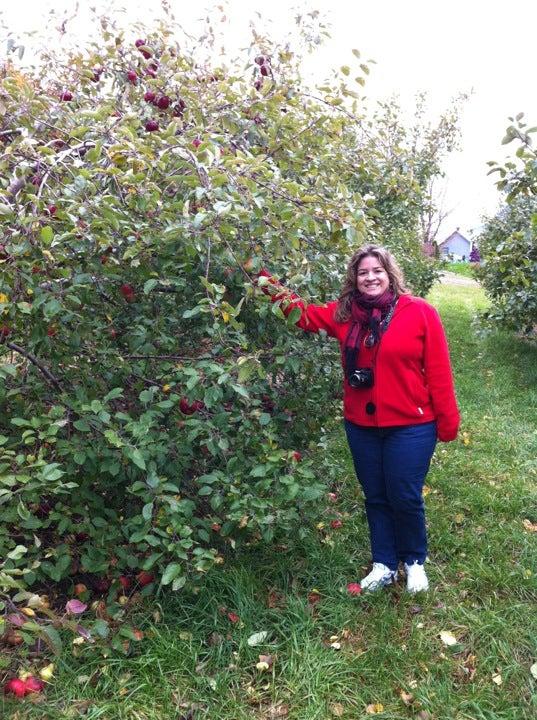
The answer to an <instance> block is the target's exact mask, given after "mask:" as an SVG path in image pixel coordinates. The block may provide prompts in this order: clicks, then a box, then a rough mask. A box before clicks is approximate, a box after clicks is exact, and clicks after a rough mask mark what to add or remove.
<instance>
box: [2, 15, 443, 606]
mask: <svg viewBox="0 0 537 720" xmlns="http://www.w3.org/2000/svg"><path fill="white" fill-rule="evenodd" d="M354 55H355V57H354V58H353V60H352V62H353V63H354V66H353V68H352V73H351V70H350V68H349V67H347V66H345V67H343V68H341V70H339V71H337V72H334V74H333V77H332V78H331V79H330V80H328V81H326V82H325V83H324V84H323V85H320V86H319V87H317V88H315V89H314V90H313V91H312V90H311V89H308V88H307V87H306V85H305V83H304V80H303V78H302V76H301V72H300V62H299V59H297V57H295V55H294V54H293V52H291V51H290V49H289V48H288V47H285V46H278V45H276V44H275V43H274V42H272V41H271V40H270V39H269V38H267V37H264V36H261V35H255V36H254V40H253V42H252V46H251V47H250V48H249V50H248V51H247V53H246V55H245V57H243V58H241V61H240V62H237V63H233V62H230V64H229V65H218V64H215V63H214V62H213V63H212V64H208V63H205V64H202V63H200V62H199V61H198V60H197V59H196V57H195V55H194V53H193V52H192V51H191V50H189V49H188V46H186V45H184V44H182V43H179V42H177V40H176V39H175V35H174V29H173V27H172V26H171V25H170V24H168V23H161V24H160V25H158V26H156V27H154V28H152V29H149V28H146V29H145V30H144V32H143V33H140V34H137V35H134V34H133V33H132V31H130V30H118V29H117V28H115V27H112V26H109V25H108V24H107V22H106V20H105V19H102V21H101V36H100V37H99V38H98V39H97V40H96V41H92V42H89V43H88V44H87V46H86V47H83V48H81V49H77V50H76V51H73V52H72V53H70V54H68V55H62V54H61V53H59V52H57V51H56V50H55V51H54V52H50V53H48V54H47V53H46V52H45V54H44V55H43V57H42V62H41V63H40V64H39V66H38V68H37V69H36V71H35V72H33V73H29V72H23V71H22V70H21V69H20V68H19V67H18V66H17V64H16V62H15V61H14V60H13V61H9V62H6V63H5V64H4V66H3V67H2V68H1V70H0V214H1V217H2V223H1V226H0V273H1V275H0V376H1V378H2V382H1V384H0V589H1V590H3V591H4V592H10V591H12V592H18V591H19V592H20V591H21V590H22V591H24V590H25V589H26V588H32V587H37V586H42V585H43V584H47V583H49V584H50V583H55V584H57V585H58V586H59V587H71V586H72V585H73V583H76V582H77V581H81V580H82V581H84V582H86V583H87V584H89V585H90V587H93V588H94V589H96V590H97V591H99V592H106V591H107V589H108V588H109V587H113V586H114V583H116V584H117V582H118V578H127V579H128V580H129V581H130V582H132V581H133V580H134V581H136V582H137V583H138V585H139V586H143V587H144V592H147V593H149V592H151V591H152V590H153V589H154V588H155V587H156V586H157V585H158V584H161V585H164V586H170V587H171V588H173V589H174V590H179V589H180V588H182V587H184V586H185V585H190V584H191V583H196V582H199V581H200V579H201V578H202V577H203V574H204V573H206V572H207V571H208V570H209V569H210V568H212V567H213V566H214V565H219V564H222V563H224V562H225V561H226V556H227V554H228V551H229V550H230V549H234V548H238V547H240V546H241V544H244V543H248V544H255V543H258V542H271V541H274V540H277V539H279V538H282V537H288V536H289V534H290V532H291V530H293V531H298V533H299V535H300V534H301V533H304V532H306V531H307V528H308V527H311V526H312V520H313V519H318V516H319V513H321V512H324V511H325V508H324V506H323V504H322V502H321V501H322V498H324V496H325V493H326V489H327V488H326V481H327V480H328V481H330V480H331V479H332V475H333V469H332V468H331V466H330V461H329V459H328V458H327V459H326V460H325V461H324V465H323V461H322V460H321V461H319V459H318V456H316V464H315V465H314V464H313V462H312V461H311V460H309V459H308V450H309V448H310V447H314V446H315V445H316V444H317V443H318V442H319V439H320V437H321V435H322V433H323V429H324V428H325V427H326V424H327V423H328V422H330V421H331V419H332V416H333V415H334V412H337V411H336V410H335V406H334V399H335V398H336V397H337V395H338V392H339V390H337V389H336V390H334V388H338V387H339V385H340V376H339V372H340V371H339V369H338V358H337V353H336V350H335V348H334V347H333V346H332V345H330V344H328V343H326V342H324V340H323V338H318V337H309V336H305V335H302V334H300V333H298V332H296V331H295V329H294V327H293V324H294V322H295V321H296V313H291V315H290V316H289V317H288V318H287V319H286V318H285V316H284V314H283V312H282V310H281V308H280V307H279V305H278V304H277V303H276V304H274V305H273V304H271V303H270V300H269V299H268V298H267V297H266V296H265V295H264V294H263V293H262V292H260V291H259V289H258V288H256V287H255V283H253V282H252V280H253V278H254V276H255V274H256V272H257V271H258V270H260V269H261V267H263V266H267V267H269V268H270V269H271V270H273V271H274V272H275V273H276V274H277V275H278V276H279V277H282V278H285V280H286V281H287V282H288V283H289V285H290V286H291V287H293V289H295V290H297V291H298V292H300V293H302V294H303V295H304V296H305V297H306V298H310V297H311V298H313V299H315V300H317V301H324V300H327V299H329V298H333V297H337V293H338V290H339V287H340V281H341V278H342V275H343V273H344V271H345V265H346V259H347V258H348V256H349V255H350V254H351V253H352V251H353V249H354V248H355V247H357V246H358V245H360V244H362V243H363V242H364V240H365V239H366V237H368V238H378V239H380V240H382V237H383V232H382V216H383V213H385V212H386V216H388V213H387V211H386V207H387V206H388V204H389V207H390V213H389V216H390V217H392V218H393V217H398V213H400V217H401V218H404V217H405V212H406V209H408V206H409V204H411V203H415V204H416V203H417V202H418V200H419V192H420V188H421V187H422V185H421V182H420V181H416V178H415V164H414V166H411V164H409V162H408V161H409V158H410V155H411V150H409V149H407V150H404V151H403V150H401V151H399V150H398V149H397V148H396V147H394V148H393V149H392V151H390V153H389V154H386V153H384V154H383V153H381V152H379V147H381V146H382V143H383V135H382V132H379V134H378V136H377V138H376V140H375V139H374V140H372V139H371V136H372V135H374V134H375V130H376V126H375V124H373V126H371V123H370V121H366V119H365V118H364V116H363V115H362V114H361V106H360V100H359V94H358V93H357V91H356V89H354V88H355V87H358V88H361V86H362V85H363V83H364V78H365V76H366V75H367V74H368V71H369V68H368V65H367V64H366V63H363V62H362V61H361V60H360V59H359V53H358V51H354ZM350 74H352V76H355V78H353V77H351V78H350V77H349V75H350ZM355 79H356V81H357V82H355ZM379 129H382V128H381V126H380V124H379ZM365 130H367V132H364V131H365ZM431 167H432V165H431ZM435 172H436V170H435ZM377 187H378V189H381V190H382V192H381V193H380V195H381V196H382V198H383V203H384V205H383V204H382V203H380V202H379V200H378V198H376V196H375V193H372V189H374V188H377ZM368 192H370V193H372V196H371V197H366V194H367V193H368ZM403 225H404V221H403V220H401V222H400V225H399V227H402V226H403ZM395 226H396V224H394V227H395ZM396 235H397V233H396V232H395V231H394V232H393V235H392V240H391V243H392V247H393V249H394V251H395V252H396V254H397V253H398V252H399V254H400V256H401V257H402V258H404V257H405V256H407V254H408V248H409V247H412V248H413V250H416V248H419V244H417V243H418V241H417V240H414V241H413V240H412V237H411V234H409V235H408V236H407V237H406V239H405V242H404V243H402V244H400V246H399V247H398V246H397V238H396ZM424 282H425V284H426V283H427V282H430V281H429V279H427V278H426V279H425V281H424ZM423 287H425V285H423ZM418 289H419V278H418ZM321 478H323V480H321Z"/></svg>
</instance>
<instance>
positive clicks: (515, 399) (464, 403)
mask: <svg viewBox="0 0 537 720" xmlns="http://www.w3.org/2000/svg"><path fill="white" fill-rule="evenodd" d="M430 299H431V301H432V302H433V303H434V304H435V305H436V306H437V307H438V308H439V309H440V311H441V313H442V316H443V318H444V321H445V324H446V327H447V331H448V334H449V338H450V345H451V351H452V357H453V361H454V367H455V374H456V384H457V391H458V396H459V400H460V404H461V408H462V412H463V417H464V420H463V425H462V429H461V435H460V438H459V439H458V440H457V441H456V442H453V443H449V444H439V446H438V447H437V451H436V454H435V458H434V460H433V465H432V468H431V472H430V474H429V477H428V481H427V494H426V503H427V511H428V522H429V532H430V562H429V563H428V573H429V578H430V580H431V584H432V587H433V589H432V591H430V592H429V593H427V594H422V595H421V596H414V597H412V596H408V595H407V594H406V593H405V592H404V585H403V584H402V583H399V584H398V585H397V586H396V587H395V588H393V589H391V590H385V591H382V592H379V593H377V594H370V595H365V596H364V595H362V596H359V597H355V598H353V597H350V596H349V595H348V594H347V593H346V590H345V588H346V584H347V583H348V582H350V581H355V580H357V579H358V578H359V577H360V576H361V575H362V574H363V572H364V570H365V569H366V567H367V564H368V561H369V550H368V540H367V530H366V524H365V515H364V511H363V508H362V500H361V494H360V492H359V490H358V487H357V483H356V480H355V478H354V476H353V472H352V465H351V458H350V454H349V452H348V449H347V447H346V444H345V440H344V433H343V429H342V424H341V422H339V421H338V422H336V423H335V424H334V427H333V429H332V430H331V431H330V433H329V439H328V444H327V446H326V447H325V446H322V447H319V450H318V452H319V453H327V452H328V453H329V454H330V456H331V457H332V458H333V462H334V463H335V464H337V466H339V467H340V468H341V473H340V477H341V486H340V487H338V488H334V489H335V490H336V491H337V492H338V493H340V497H341V500H340V502H339V503H338V505H337V506H336V510H338V511H340V512H341V513H342V518H343V527H342V528H341V529H339V530H335V531H333V530H329V532H327V531H326V528H325V529H324V530H321V531H318V532H317V534H316V535H315V536H314V537H312V538H311V540H309V541H308V542H306V543H302V544H296V543H293V542H289V543H288V545H287V546H279V547H278V548H277V549H276V550H274V549H273V550H271V551H268V550H258V549H252V550H251V551H249V552H246V553H243V554H241V555H240V556H239V557H237V558H235V559H232V558H230V559H229V560H228V564H227V566H224V569H223V570H222V569H220V570H218V571H217V572H214V573H211V574H210V575H209V576H208V577H207V585H206V587H205V588H204V590H203V591H202V592H200V593H199V594H198V595H197V596H192V595H182V594H178V595H177V596H176V597H171V596H169V595H164V596H162V597H161V598H160V603H161V606H159V607H158V608H155V606H153V608H150V609H149V610H148V611H147V615H146V616H145V621H146V622H145V627H144V629H145V630H146V637H145V639H144V640H143V641H142V642H141V643H140V644H139V645H138V646H137V647H138V648H139V650H138V652H137V654H136V655H134V656H132V657H129V658H124V657H116V656H110V657H109V658H107V659H93V660H91V661H85V660H84V659H83V658H79V659H77V660H68V661H67V660H66V661H60V662H59V663H58V668H57V677H56V681H55V683H54V684H52V685H51V686H50V688H48V690H47V694H46V701H45V702H43V703H40V704H39V705H35V706H32V705H28V704H27V703H25V704H24V705H22V704H20V703H12V704H10V705H8V704H7V703H6V705H5V708H4V715H3V717H9V718H20V719H21V720H22V718H24V719H25V720H26V718H40V719H43V718H45V719H46V720H53V719H56V718H58V719H60V718H61V719H62V720H63V719H64V718H78V717H84V718H87V719H88V720H96V719H97V718H99V719H103V720H120V719H121V720H127V719H128V720H131V719H132V720H201V719H202V718H204V719H210V720H246V719H250V720H254V719H258V720H270V719H272V718H289V719H290V720H328V719H330V718H332V717H343V718H348V719H357V718H367V717H369V715H370V714H376V715H377V716H378V717H379V718H389V719H390V720H398V719H401V720H403V719H405V718H419V719H420V720H425V719H426V718H429V719H430V720H523V719H527V720H529V719H530V718H535V717H537V680H536V679H533V678H532V674H531V672H530V667H531V666H532V665H533V664H534V663H535V662H536V661H537V602H536V601H537V562H536V560H537V534H536V533H535V532H534V531H535V530H536V529H537V525H536V523H537V501H536V495H535V485H536V480H537V460H536V458H537V349H536V348H535V347H533V348H532V347H530V346H529V345H527V344H524V343H523V342H522V341H519V340H517V339H515V338H513V337H512V336H504V335H499V334H495V335H492V336H489V337H481V336H480V335H479V334H477V333H476V332H475V329H474V327H473V325H472V318H473V316H474V314H475V311H476V308H479V307H481V306H483V305H484V297H483V293H482V290H481V289H480V288H479V287H464V286H447V285H443V286H440V287H438V288H436V289H435V290H434V292H433V293H432V294H431V298H430ZM319 515H320V517H319V519H320V520H322V519H323V517H324V518H325V519H328V520H329V519H330V518H331V517H333V516H334V506H329V507H327V508H325V507H324V506H323V507H320V508H319ZM524 521H526V522H524ZM327 524H329V523H327ZM314 589H315V590H316V591H317V592H316V593H315V594H313V595H312V591H313V590H314ZM223 607H225V608H226V609H227V610H229V611H232V612H234V613H236V614H237V615H238V616H239V618H240V620H239V621H238V622H236V623H233V622H231V621H230V620H229V618H228V617H227V615H226V614H225V613H224V612H223V611H222V608H223ZM258 632H266V633H267V635H266V637H265V639H264V640H263V641H262V642H261V643H260V644H258V645H255V646H250V645H249V644H248V639H249V638H250V637H251V636H252V634H254V633H258ZM441 633H450V634H451V636H453V637H454V638H455V639H456V644H455V645H452V646H448V645H446V644H445V642H444V641H443V640H442V638H441ZM444 637H445V639H448V638H449V637H450V636H449V635H447V636H444ZM259 655H266V656H270V658H268V659H267V660H268V662H267V664H269V665H270V662H271V661H272V665H271V666H270V667H269V668H268V669H265V670H262V669H261V670H260V669H257V668H256V664H257V663H258V661H259ZM2 702H3V701H2V700H0V715H2V712H1V710H2ZM4 702H5V701H4Z"/></svg>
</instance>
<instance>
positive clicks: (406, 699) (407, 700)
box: [399, 690, 414, 707]
mask: <svg viewBox="0 0 537 720" xmlns="http://www.w3.org/2000/svg"><path fill="white" fill-rule="evenodd" d="M399 697H400V698H401V700H402V701H403V704H404V705H406V706H407V707H409V706H410V705H412V703H413V702H414V695H412V693H409V692H406V691H405V690H399Z"/></svg>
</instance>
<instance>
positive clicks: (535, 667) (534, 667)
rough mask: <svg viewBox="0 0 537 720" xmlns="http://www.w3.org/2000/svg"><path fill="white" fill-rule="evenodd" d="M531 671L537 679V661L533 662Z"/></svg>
mask: <svg viewBox="0 0 537 720" xmlns="http://www.w3.org/2000/svg"><path fill="white" fill-rule="evenodd" d="M530 673H531V674H532V676H533V677H534V678H535V679H536V680H537V662H535V663H533V665H532V666H531V667H530Z"/></svg>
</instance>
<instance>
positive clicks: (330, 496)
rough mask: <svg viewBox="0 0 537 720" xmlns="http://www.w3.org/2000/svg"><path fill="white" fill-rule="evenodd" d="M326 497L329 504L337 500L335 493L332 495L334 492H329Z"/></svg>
mask: <svg viewBox="0 0 537 720" xmlns="http://www.w3.org/2000/svg"><path fill="white" fill-rule="evenodd" d="M326 497H327V498H328V499H329V500H330V502H333V503H335V502H337V499H338V497H337V493H334V492H329V493H328V495H327V496H326Z"/></svg>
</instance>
